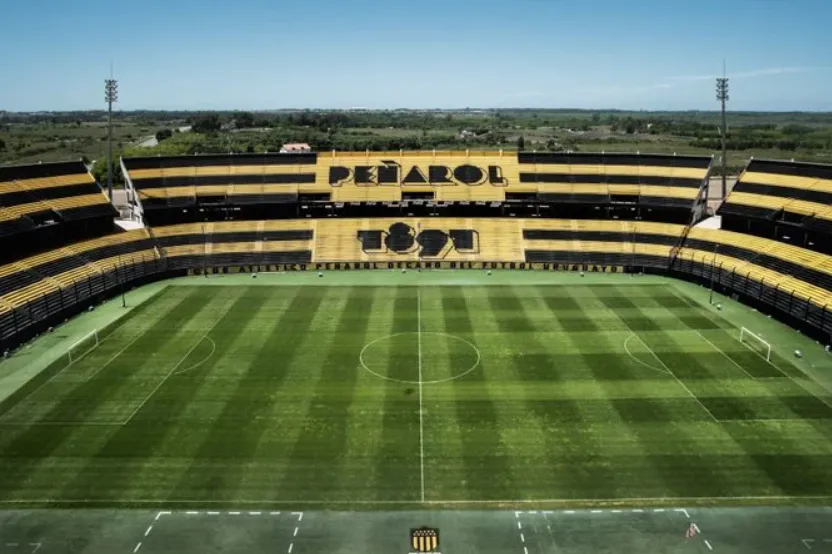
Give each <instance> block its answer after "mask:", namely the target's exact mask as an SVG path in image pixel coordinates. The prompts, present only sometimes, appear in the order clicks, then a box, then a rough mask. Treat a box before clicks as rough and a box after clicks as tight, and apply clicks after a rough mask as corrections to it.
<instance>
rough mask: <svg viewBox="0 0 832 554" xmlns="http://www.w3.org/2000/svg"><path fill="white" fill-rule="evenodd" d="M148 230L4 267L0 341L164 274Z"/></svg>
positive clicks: (0, 289) (0, 270) (0, 286)
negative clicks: (123, 287)
mask: <svg viewBox="0 0 832 554" xmlns="http://www.w3.org/2000/svg"><path fill="white" fill-rule="evenodd" d="M159 260H160V255H159V252H158V250H157V248H156V245H155V243H154V241H153V239H152V238H151V236H150V233H149V232H148V230H147V229H139V230H136V231H129V232H125V233H119V234H114V235H109V236H106V237H100V238H97V239H93V240H89V241H83V242H79V243H75V244H70V245H67V246H65V247H61V248H57V249H55V250H51V251H48V252H45V253H43V254H38V255H36V256H31V257H28V258H24V259H22V260H18V261H16V262H13V263H9V264H6V265H3V266H0V341H2V340H3V339H9V338H11V336H12V335H15V334H18V333H21V332H23V331H25V330H27V329H29V328H32V330H33V332H37V331H38V330H42V328H43V326H44V325H46V324H47V322H50V321H52V320H60V318H65V317H68V315H70V314H72V313H75V312H77V311H79V310H81V309H84V308H85V307H86V306H87V305H89V304H90V303H93V302H95V301H98V300H100V299H101V298H103V297H105V296H106V294H107V292H108V291H111V290H115V289H119V288H121V287H122V286H125V285H126V284H127V283H136V282H137V281H141V280H142V279H143V278H145V277H148V276H149V275H153V274H156V273H159V272H160V271H161V269H162V268H161V266H160V265H159Z"/></svg>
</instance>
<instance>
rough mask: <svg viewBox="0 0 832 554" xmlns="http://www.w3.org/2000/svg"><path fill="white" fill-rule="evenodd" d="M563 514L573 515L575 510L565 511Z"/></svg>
mask: <svg viewBox="0 0 832 554" xmlns="http://www.w3.org/2000/svg"><path fill="white" fill-rule="evenodd" d="M563 513H565V514H574V513H575V510H566V511H564V512H563Z"/></svg>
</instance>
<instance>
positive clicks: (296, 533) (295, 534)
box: [292, 527, 298, 537]
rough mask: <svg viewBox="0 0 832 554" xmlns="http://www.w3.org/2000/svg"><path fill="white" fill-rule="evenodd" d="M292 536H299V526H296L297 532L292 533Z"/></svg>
mask: <svg viewBox="0 0 832 554" xmlns="http://www.w3.org/2000/svg"><path fill="white" fill-rule="evenodd" d="M292 536H293V537H297V536H298V528H297V527H295V532H294V533H293V534H292Z"/></svg>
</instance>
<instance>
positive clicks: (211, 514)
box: [205, 512, 220, 516]
mask: <svg viewBox="0 0 832 554" xmlns="http://www.w3.org/2000/svg"><path fill="white" fill-rule="evenodd" d="M205 513H206V514H208V515H209V516H218V515H220V513H219V512H205Z"/></svg>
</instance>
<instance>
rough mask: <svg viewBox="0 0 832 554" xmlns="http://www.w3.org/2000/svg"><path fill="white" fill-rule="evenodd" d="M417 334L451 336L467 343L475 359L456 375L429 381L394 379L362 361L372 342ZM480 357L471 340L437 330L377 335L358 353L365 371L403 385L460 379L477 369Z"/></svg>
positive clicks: (428, 383) (431, 383)
mask: <svg viewBox="0 0 832 554" xmlns="http://www.w3.org/2000/svg"><path fill="white" fill-rule="evenodd" d="M417 334H418V335H439V336H443V337H448V338H452V339H454V340H457V341H459V342H462V343H463V344H467V345H468V346H470V347H471V350H473V351H474V352H475V353H476V354H477V359H476V361H475V362H474V365H472V366H471V367H469V368H468V369H466V370H465V371H463V372H462V373H460V374H458V375H452V376H451V377H445V378H444V379H433V380H431V381H423V380H421V379H419V380H418V381H408V380H405V379H396V378H394V377H388V376H386V375H382V374H381V373H377V372H375V371H373V370H372V369H370V368H369V367H368V366H367V364H366V362H365V361H364V353H365V352H366V351H367V349H369V348H370V347H371V346H373V345H374V344H376V343H378V342H381V341H383V340H387V339H391V338H393V337H398V336H401V335H417ZM481 358H482V355H481V353H480V349H479V348H477V347H476V346H474V344H473V343H472V342H470V341H468V340H466V339H464V338H462V337H458V336H456V335H451V334H449V333H440V332H437V331H422V332H421V333H417V332H416V331H402V332H401V333H393V334H392V335H385V336H383V337H379V338H377V339H375V340H373V341H370V342H368V343H367V344H365V345H364V348H362V349H361V353H359V354H358V361H359V362H361V367H363V368H364V370H365V371H367V373H370V374H371V375H374V376H376V377H378V378H379V379H384V380H385V381H392V382H394V383H402V384H405V385H419V384H421V385H436V384H439V383H447V382H449V381H454V380H456V379H461V378H462V377H465V376H466V375H468V374H469V373H471V372H472V371H474V370H475V369H477V367H478V366H479V365H480V359H481Z"/></svg>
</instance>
